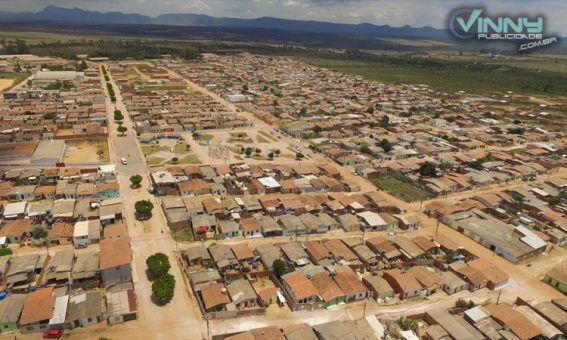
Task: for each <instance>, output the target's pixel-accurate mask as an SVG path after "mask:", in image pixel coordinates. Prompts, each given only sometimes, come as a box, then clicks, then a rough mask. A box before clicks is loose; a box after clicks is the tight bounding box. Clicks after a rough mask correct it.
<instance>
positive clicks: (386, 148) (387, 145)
mask: <svg viewBox="0 0 567 340" xmlns="http://www.w3.org/2000/svg"><path fill="white" fill-rule="evenodd" d="M378 146H379V147H381V148H382V150H384V152H390V151H392V149H393V148H394V146H393V145H392V143H391V142H390V141H389V140H387V139H386V138H384V139H382V140H381V141H380V142H379V143H378Z"/></svg>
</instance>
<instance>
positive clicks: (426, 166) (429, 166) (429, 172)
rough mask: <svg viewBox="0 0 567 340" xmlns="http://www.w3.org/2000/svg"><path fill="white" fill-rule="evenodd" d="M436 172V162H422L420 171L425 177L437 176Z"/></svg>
mask: <svg viewBox="0 0 567 340" xmlns="http://www.w3.org/2000/svg"><path fill="white" fill-rule="evenodd" d="M436 172H437V166H435V164H433V163H431V162H425V163H423V164H421V166H420V167H419V173H420V174H421V176H424V177H432V176H435V173H436Z"/></svg>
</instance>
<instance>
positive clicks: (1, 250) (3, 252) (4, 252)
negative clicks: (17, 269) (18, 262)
mask: <svg viewBox="0 0 567 340" xmlns="http://www.w3.org/2000/svg"><path fill="white" fill-rule="evenodd" d="M13 253H14V252H13V251H12V249H10V248H0V256H4V255H12V254H13Z"/></svg>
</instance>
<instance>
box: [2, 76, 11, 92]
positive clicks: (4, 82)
mask: <svg viewBox="0 0 567 340" xmlns="http://www.w3.org/2000/svg"><path fill="white" fill-rule="evenodd" d="M13 83H14V79H0V91H4V90H5V89H7V88H10V86H12V84H13Z"/></svg>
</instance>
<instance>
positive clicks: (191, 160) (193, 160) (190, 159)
mask: <svg viewBox="0 0 567 340" xmlns="http://www.w3.org/2000/svg"><path fill="white" fill-rule="evenodd" d="M179 163H181V164H199V163H201V161H200V160H199V158H198V157H197V156H196V155H194V154H189V155H187V156H185V157H183V158H181V159H180V160H179Z"/></svg>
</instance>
